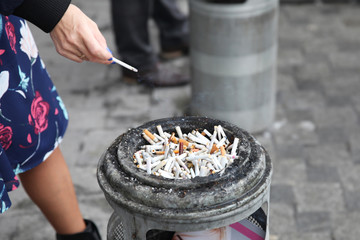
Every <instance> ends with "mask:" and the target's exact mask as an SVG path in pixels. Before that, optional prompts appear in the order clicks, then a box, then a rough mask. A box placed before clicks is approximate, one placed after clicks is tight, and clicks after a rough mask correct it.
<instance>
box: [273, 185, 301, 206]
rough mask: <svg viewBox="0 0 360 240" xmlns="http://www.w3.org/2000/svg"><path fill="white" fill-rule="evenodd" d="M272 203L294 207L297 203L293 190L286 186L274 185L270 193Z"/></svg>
mask: <svg viewBox="0 0 360 240" xmlns="http://www.w3.org/2000/svg"><path fill="white" fill-rule="evenodd" d="M270 199H271V202H272V203H286V204H289V205H290V206H292V205H293V204H294V203H295V197H294V192H293V188H292V186H290V185H285V184H273V185H272V186H271V191H270Z"/></svg>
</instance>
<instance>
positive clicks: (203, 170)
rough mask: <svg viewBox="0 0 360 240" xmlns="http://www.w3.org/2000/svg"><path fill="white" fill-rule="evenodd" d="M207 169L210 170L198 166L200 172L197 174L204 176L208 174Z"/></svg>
mask: <svg viewBox="0 0 360 240" xmlns="http://www.w3.org/2000/svg"><path fill="white" fill-rule="evenodd" d="M209 171H210V170H209V169H208V168H207V167H204V166H202V167H201V168H200V174H199V176H201V177H205V176H207V175H208V174H209Z"/></svg>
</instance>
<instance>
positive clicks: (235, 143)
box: [231, 137, 239, 155]
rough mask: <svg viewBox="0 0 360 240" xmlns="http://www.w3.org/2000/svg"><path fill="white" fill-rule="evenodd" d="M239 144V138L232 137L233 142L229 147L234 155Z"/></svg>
mask: <svg viewBox="0 0 360 240" xmlns="http://www.w3.org/2000/svg"><path fill="white" fill-rule="evenodd" d="M238 144H239V138H237V137H236V138H234V142H233V144H232V146H233V147H232V149H231V155H236V150H237V146H238Z"/></svg>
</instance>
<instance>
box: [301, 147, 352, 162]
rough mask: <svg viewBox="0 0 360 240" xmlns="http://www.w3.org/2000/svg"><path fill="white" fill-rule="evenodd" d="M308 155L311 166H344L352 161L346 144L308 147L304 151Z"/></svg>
mask: <svg viewBox="0 0 360 240" xmlns="http://www.w3.org/2000/svg"><path fill="white" fill-rule="evenodd" d="M304 152H306V153H307V157H306V158H307V159H308V162H309V163H310V164H311V165H329V166H342V165H343V164H346V163H351V162H352V159H351V156H350V153H349V151H348V148H347V146H346V144H344V143H341V142H339V143H332V144H330V143H327V144H324V145H321V144H319V145H318V146H315V147H314V146H308V147H306V148H305V149H304Z"/></svg>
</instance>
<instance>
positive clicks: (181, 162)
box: [176, 158, 190, 173]
mask: <svg viewBox="0 0 360 240" xmlns="http://www.w3.org/2000/svg"><path fill="white" fill-rule="evenodd" d="M176 161H177V162H178V163H179V165H180V166H182V167H183V168H184V169H185V171H187V172H188V173H190V170H189V168H188V167H187V166H186V165H185V163H184V162H183V161H181V160H179V159H178V158H176Z"/></svg>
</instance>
